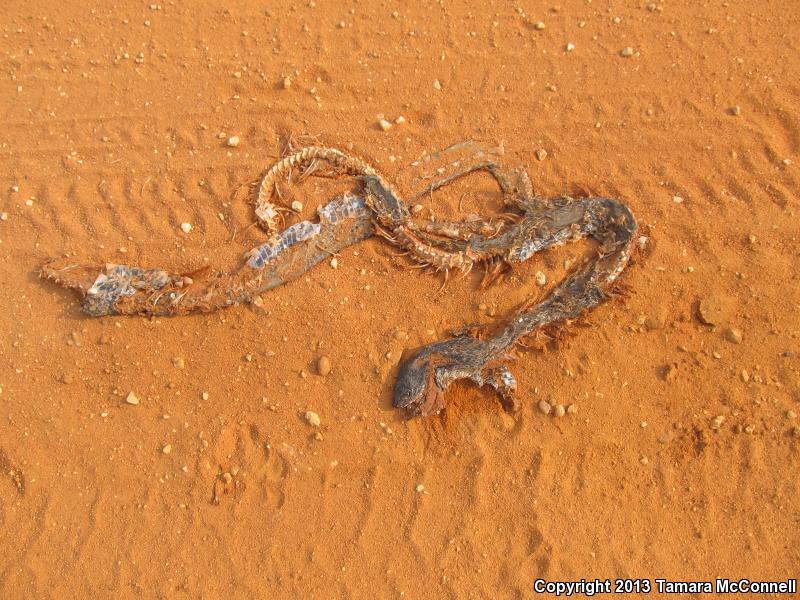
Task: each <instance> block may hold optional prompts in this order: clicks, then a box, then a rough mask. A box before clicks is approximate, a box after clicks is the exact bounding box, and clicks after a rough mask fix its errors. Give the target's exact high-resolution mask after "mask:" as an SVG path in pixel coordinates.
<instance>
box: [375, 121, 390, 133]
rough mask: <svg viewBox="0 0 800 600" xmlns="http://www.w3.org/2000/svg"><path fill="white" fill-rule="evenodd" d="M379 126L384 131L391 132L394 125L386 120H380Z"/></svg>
mask: <svg viewBox="0 0 800 600" xmlns="http://www.w3.org/2000/svg"><path fill="white" fill-rule="evenodd" d="M378 125H379V126H380V128H381V129H383V130H384V131H389V130H390V129H391V128H392V124H391V123H390V122H389V121H387V120H386V119H378Z"/></svg>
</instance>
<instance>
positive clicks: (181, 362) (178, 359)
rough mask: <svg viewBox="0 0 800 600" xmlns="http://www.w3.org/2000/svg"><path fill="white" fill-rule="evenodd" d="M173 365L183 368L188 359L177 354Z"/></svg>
mask: <svg viewBox="0 0 800 600" xmlns="http://www.w3.org/2000/svg"><path fill="white" fill-rule="evenodd" d="M172 366H173V367H175V368H176V369H182V368H184V367H185V366H186V361H185V360H184V359H183V358H182V357H180V356H176V357H175V358H173V359H172Z"/></svg>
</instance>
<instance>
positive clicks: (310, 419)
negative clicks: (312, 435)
mask: <svg viewBox="0 0 800 600" xmlns="http://www.w3.org/2000/svg"><path fill="white" fill-rule="evenodd" d="M305 418H306V422H307V423H308V424H309V425H311V426H312V427H319V426H320V423H322V421H321V420H320V418H319V415H318V414H317V413H315V412H313V411H310V410H309V411H306V414H305Z"/></svg>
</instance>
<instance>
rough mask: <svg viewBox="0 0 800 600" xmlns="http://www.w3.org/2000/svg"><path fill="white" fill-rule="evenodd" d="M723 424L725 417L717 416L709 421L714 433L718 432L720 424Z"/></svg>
mask: <svg viewBox="0 0 800 600" xmlns="http://www.w3.org/2000/svg"><path fill="white" fill-rule="evenodd" d="M724 422H725V415H717V416H716V417H714V418H713V419H711V429H713V430H715V431H719V429H720V427H722V424H723V423H724Z"/></svg>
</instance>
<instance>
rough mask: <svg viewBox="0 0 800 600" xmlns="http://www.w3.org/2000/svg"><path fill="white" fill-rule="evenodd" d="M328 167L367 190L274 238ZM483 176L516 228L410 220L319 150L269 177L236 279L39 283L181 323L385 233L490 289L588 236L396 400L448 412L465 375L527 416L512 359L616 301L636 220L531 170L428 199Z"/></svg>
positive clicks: (104, 306) (417, 356)
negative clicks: (510, 272)
mask: <svg viewBox="0 0 800 600" xmlns="http://www.w3.org/2000/svg"><path fill="white" fill-rule="evenodd" d="M323 162H324V163H327V164H328V165H329V166H330V167H331V168H332V169H333V170H334V172H337V173H344V174H347V175H351V176H354V177H357V178H358V179H360V181H361V186H360V190H359V193H357V194H355V195H352V194H345V195H343V196H340V197H337V198H335V199H333V200H332V201H330V202H329V203H328V204H326V205H325V206H322V207H320V208H318V209H317V216H318V219H317V220H316V222H312V221H308V220H304V221H300V222H298V223H295V224H294V225H291V226H289V227H287V228H286V229H284V230H282V231H277V221H278V219H279V217H280V213H281V211H283V210H285V209H283V208H281V207H279V206H278V205H276V204H274V203H273V202H272V199H273V196H274V191H275V189H276V186H277V184H278V182H279V181H280V180H282V179H284V178H285V177H286V176H287V175H288V174H289V173H290V172H291V171H292V170H293V169H308V170H309V171H310V170H313V168H316V166H317V165H318V164H320V163H323ZM475 170H486V171H488V172H489V173H491V175H493V176H494V178H495V180H496V181H497V183H498V184H499V186H500V189H501V191H502V193H503V196H504V199H505V201H506V203H507V204H508V205H509V207H510V209H512V210H514V211H515V212H514V216H513V217H511V219H512V220H511V221H510V222H509V221H500V222H496V223H495V222H491V221H483V220H478V221H468V220H465V221H422V220H419V221H418V220H415V219H414V218H412V216H411V214H410V211H409V209H408V207H407V205H406V203H404V202H403V201H402V200H401V199H400V196H399V195H398V194H397V193H396V192H395V190H394V189H393V188H392V187H391V185H389V184H388V183H387V182H386V181H385V180H384V179H383V177H382V176H381V175H380V174H379V173H378V172H377V171H376V170H375V169H373V168H372V167H371V166H370V165H368V164H367V163H365V162H364V161H362V160H360V159H358V158H355V157H353V156H350V155H348V154H346V153H344V152H341V151H339V150H336V149H333V148H325V147H317V146H312V147H308V148H304V149H302V150H300V151H299V152H296V153H294V154H291V155H290V156H287V157H285V158H284V159H282V160H281V161H279V162H277V163H276V164H275V165H273V166H272V167H271V168H270V169H269V170H268V171H267V172H266V173H265V174H264V176H263V177H262V179H261V183H260V188H259V191H258V196H257V200H256V209H255V213H256V217H257V219H258V222H259V224H260V225H261V227H262V228H263V229H265V230H266V231H267V232H270V233H271V237H270V238H269V240H268V241H267V242H266V243H264V244H262V245H261V246H258V247H256V248H253V249H252V250H250V251H249V252H247V253H246V254H245V261H244V263H243V264H242V265H241V266H240V267H239V268H238V269H236V270H235V271H233V272H231V273H220V272H213V271H210V270H207V271H203V272H200V273H199V274H198V273H194V274H189V275H179V274H174V273H170V272H168V271H166V270H162V269H142V268H139V267H132V266H127V265H120V264H106V265H104V266H101V267H97V266H95V267H90V266H80V265H71V264H64V262H63V261H62V260H57V259H55V260H51V261H48V262H47V263H46V264H45V265H44V266H43V268H42V275H43V276H44V277H46V278H48V279H51V280H53V281H55V282H56V283H57V284H59V285H61V286H63V287H67V288H72V289H74V290H75V291H76V292H77V293H78V294H79V295H80V296H81V297H82V298H83V305H82V309H83V311H84V312H85V313H86V314H88V315H91V316H102V315H123V314H144V315H181V314H186V313H190V312H208V311H212V310H216V309H219V308H223V307H226V306H232V305H236V304H239V303H242V302H248V301H252V300H253V299H254V298H255V297H256V296H257V295H258V294H260V293H262V292H264V291H266V290H269V289H272V288H274V287H277V286H279V285H281V284H283V283H286V282H289V281H292V280H294V279H297V278H298V277H300V276H301V275H303V274H304V273H305V272H306V271H308V270H309V269H310V268H312V267H313V266H314V265H316V264H318V263H319V262H321V261H322V260H324V259H325V258H328V257H330V256H331V255H334V254H336V253H338V252H340V251H341V250H343V249H344V248H346V247H348V246H351V245H353V244H356V243H358V242H360V241H362V240H365V239H367V238H369V237H371V236H372V235H374V234H378V235H380V236H382V237H384V238H386V239H388V240H389V241H391V242H392V243H393V244H395V245H397V246H399V247H400V248H402V249H403V250H404V251H405V253H406V254H407V255H408V256H409V257H410V259H411V260H412V261H414V262H415V263H417V264H418V265H420V266H423V267H430V268H432V269H434V270H436V271H443V272H444V273H445V277H446V276H447V274H448V273H449V271H450V270H452V269H459V270H461V271H464V272H468V271H469V270H470V269H472V267H473V266H475V265H482V266H484V267H485V268H486V273H487V275H486V278H485V280H484V281H487V280H488V281H491V280H492V279H493V278H494V277H495V276H496V275H497V273H499V271H500V269H501V268H503V267H504V266H506V265H513V264H514V263H521V262H523V261H525V260H527V259H529V258H530V257H531V256H533V255H534V254H536V253H537V252H539V251H541V250H544V249H546V248H549V247H551V246H555V245H559V244H563V243H565V242H567V241H570V240H579V239H583V238H586V237H591V238H594V239H595V240H596V241H597V242H598V248H597V252H596V254H595V255H594V256H593V257H592V258H591V259H590V260H588V261H587V262H585V263H584V264H583V265H582V266H580V267H578V268H577V269H575V270H573V271H572V272H571V273H570V274H569V275H568V276H567V277H566V278H565V279H564V280H563V281H562V282H560V283H559V284H558V285H557V286H556V287H555V288H554V289H553V290H552V292H551V293H550V294H549V296H547V297H546V298H545V299H544V300H543V301H541V302H539V303H538V304H535V305H533V306H527V307H523V308H522V309H519V310H518V311H516V313H515V314H513V316H512V317H511V318H509V319H508V320H507V321H505V322H502V323H499V324H496V325H492V326H490V327H486V328H483V329H472V330H468V331H465V332H462V333H460V334H457V335H456V336H455V337H452V338H450V339H446V340H443V341H439V342H435V343H432V344H429V345H426V346H423V347H422V348H419V349H417V350H416V351H415V352H414V353H413V354H412V355H411V356H410V357H409V358H407V359H406V360H404V361H403V362H402V363H401V365H400V370H399V374H398V378H397V382H396V384H395V388H394V399H393V404H394V406H395V407H396V408H400V409H404V410H405V411H406V412H407V413H408V414H409V415H411V416H416V415H432V414H436V413H438V412H439V411H440V410H441V409H442V408H444V406H445V392H446V390H447V388H448V386H449V385H450V384H451V383H452V382H454V381H456V380H459V379H467V380H471V381H472V382H474V383H476V384H477V385H478V386H484V385H488V386H490V387H492V388H493V389H494V390H495V391H496V392H497V393H498V395H499V397H500V399H501V401H502V403H503V406H504V407H505V408H506V410H509V411H515V410H517V409H518V408H519V403H518V400H517V399H516V397H515V391H516V388H517V382H516V379H515V378H514V376H513V375H512V373H511V371H509V369H508V367H507V363H508V362H509V361H510V360H511V359H513V352H514V349H515V347H516V346H517V344H518V343H519V342H520V341H521V340H523V339H524V338H526V337H528V336H532V335H535V334H536V333H537V332H539V331H541V330H542V328H544V327H547V326H550V325H553V324H556V323H561V322H564V321H568V320H570V319H574V318H576V317H578V316H579V315H580V314H581V313H583V312H584V311H586V310H588V309H590V308H593V307H595V306H597V305H598V304H600V303H601V302H603V301H604V300H605V299H606V298H608V297H609V296H610V294H611V292H612V288H613V286H614V282H615V281H616V280H617V278H618V277H619V275H620V273H621V272H622V271H623V269H624V268H625V266H626V264H627V263H628V260H629V258H630V253H631V250H632V247H633V243H634V240H635V239H636V233H637V224H636V220H635V218H634V216H633V214H632V213H631V212H630V210H629V209H628V208H627V207H626V206H625V205H624V204H622V203H620V202H618V201H616V200H612V199H609V198H597V197H594V198H581V199H573V198H567V197H562V198H555V199H551V200H544V199H541V198H535V197H534V196H533V192H532V186H531V184H530V179H529V178H528V176H527V174H526V173H525V172H524V171H522V172H516V173H509V172H507V171H506V170H504V169H503V168H502V167H500V166H499V165H498V164H497V163H495V162H493V161H485V162H482V163H479V164H477V165H474V166H472V167H470V168H468V169H465V170H463V171H460V172H458V173H456V174H455V175H453V176H450V177H447V178H444V179H440V180H439V181H435V182H434V183H432V184H430V185H429V186H428V187H427V188H425V189H424V190H423V191H422V192H420V194H418V195H417V196H416V197H418V196H419V195H421V194H423V193H428V192H430V191H433V190H434V189H437V188H440V187H442V186H445V185H447V184H449V183H450V182H451V181H453V180H454V179H456V178H457V177H461V176H463V175H465V174H466V173H469V172H473V171H475Z"/></svg>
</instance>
